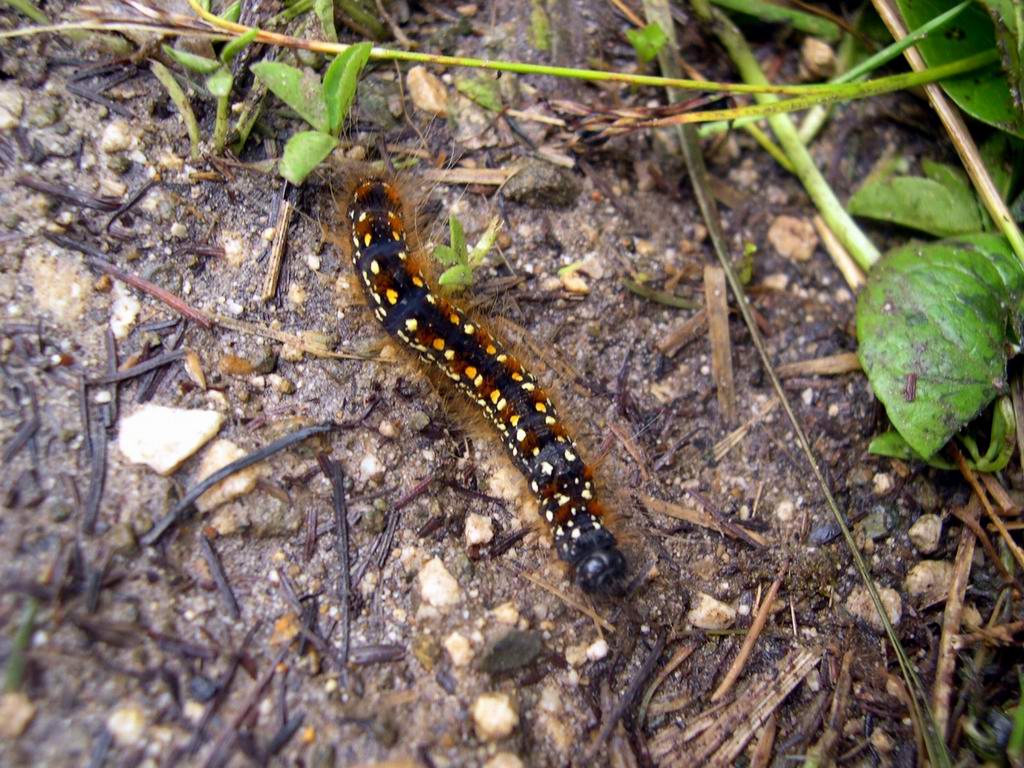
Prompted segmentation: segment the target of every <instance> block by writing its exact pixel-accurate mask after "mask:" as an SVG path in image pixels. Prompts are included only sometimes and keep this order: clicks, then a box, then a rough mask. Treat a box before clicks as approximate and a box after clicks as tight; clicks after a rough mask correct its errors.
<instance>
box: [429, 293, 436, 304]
mask: <svg viewBox="0 0 1024 768" xmlns="http://www.w3.org/2000/svg"><path fill="white" fill-rule="evenodd" d="M427 304H437V299H435V298H434V294H432V293H428V294H427Z"/></svg>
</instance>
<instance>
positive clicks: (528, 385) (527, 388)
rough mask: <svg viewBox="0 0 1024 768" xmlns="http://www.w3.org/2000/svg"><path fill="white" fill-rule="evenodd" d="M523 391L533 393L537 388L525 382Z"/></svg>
mask: <svg viewBox="0 0 1024 768" xmlns="http://www.w3.org/2000/svg"><path fill="white" fill-rule="evenodd" d="M523 389H524V390H526V391H527V392H533V390H535V389H536V387H535V386H533V383H532V382H529V381H524V382H523Z"/></svg>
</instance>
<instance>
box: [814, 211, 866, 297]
mask: <svg viewBox="0 0 1024 768" xmlns="http://www.w3.org/2000/svg"><path fill="white" fill-rule="evenodd" d="M813 221H814V228H815V229H816V230H817V231H818V236H819V237H820V238H821V242H822V244H823V245H824V246H825V250H826V251H828V255H829V256H831V257H832V262H833V263H834V264H835V265H836V268H837V269H838V270H839V272H840V274H842V276H843V279H844V280H846V284H847V285H848V286H850V290H851V291H854V292H856V291H859V290H860V289H861V288H863V287H864V282H865V277H864V270H862V269H861V268H860V267H859V266H857V262H855V261H854V260H853V257H851V256H850V253H849V251H847V250H846V248H844V247H843V244H842V243H841V242H839V238H837V237H836V233H835V232H833V231H832V229H831V228H830V227H829V226H828V224H826V223H825V220H824V219H822V218H821V216H815V217H814V219H813Z"/></svg>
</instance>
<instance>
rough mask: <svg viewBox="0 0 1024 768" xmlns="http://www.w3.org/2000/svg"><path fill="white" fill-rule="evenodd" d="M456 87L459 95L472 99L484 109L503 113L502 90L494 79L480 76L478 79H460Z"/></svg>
mask: <svg viewBox="0 0 1024 768" xmlns="http://www.w3.org/2000/svg"><path fill="white" fill-rule="evenodd" d="M455 87H456V89H458V91H459V93H461V94H462V95H463V96H465V97H466V98H468V99H472V100H473V101H475V102H476V103H477V104H479V105H480V106H481V107H483V108H484V109H489V110H491V111H492V112H500V111H501V106H502V105H501V88H500V87H499V86H498V81H497V80H495V79H494V78H493V77H487V76H482V75H478V76H476V77H458V78H456V79H455Z"/></svg>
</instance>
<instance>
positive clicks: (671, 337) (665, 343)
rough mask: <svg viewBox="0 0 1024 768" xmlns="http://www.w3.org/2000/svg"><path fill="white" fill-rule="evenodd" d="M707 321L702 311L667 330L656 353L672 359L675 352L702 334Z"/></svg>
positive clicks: (706, 316)
mask: <svg viewBox="0 0 1024 768" xmlns="http://www.w3.org/2000/svg"><path fill="white" fill-rule="evenodd" d="M707 321H708V313H707V312H706V311H704V310H703V309H701V310H698V311H697V313H696V314H694V315H691V316H690V317H688V318H686V319H685V320H681V321H680V322H679V323H677V324H676V325H674V326H673V327H672V328H670V329H669V332H668V333H666V334H665V336H664V337H663V338H662V339H661V340H660V341H659V342H658V344H657V347H658V351H659V352H661V353H662V354H663V355H667V356H668V357H672V355H674V354H675V353H676V352H678V351H679V350H680V349H682V348H683V347H685V346H686V345H687V344H689V343H690V342H691V341H693V340H694V339H696V338H697V337H698V336H700V335H701V333H703V332H704V326H705V324H706V323H707Z"/></svg>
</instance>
